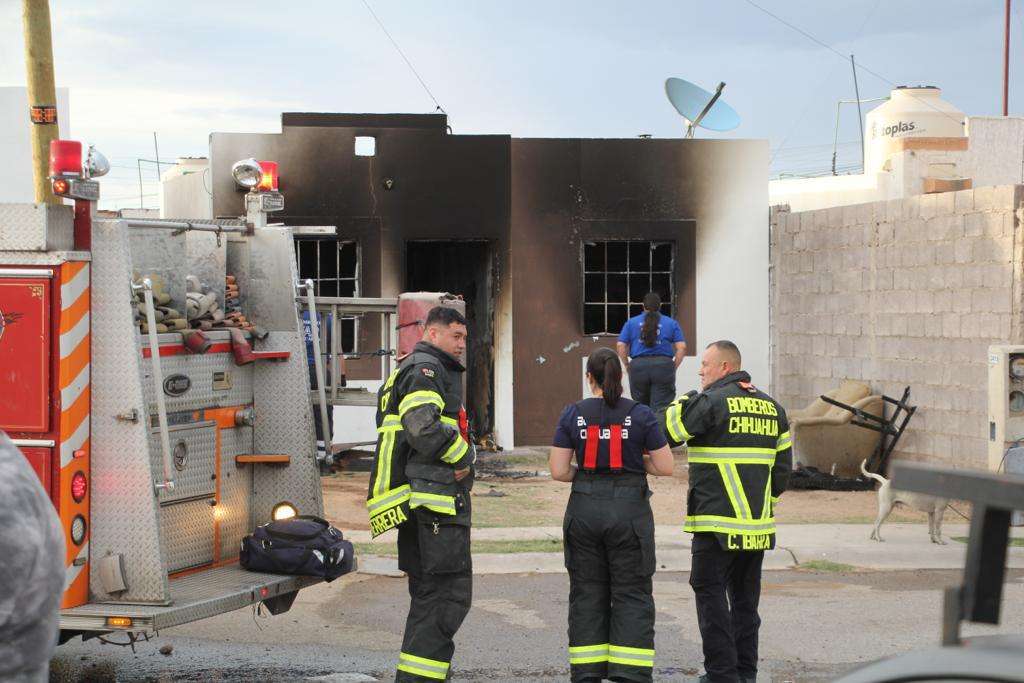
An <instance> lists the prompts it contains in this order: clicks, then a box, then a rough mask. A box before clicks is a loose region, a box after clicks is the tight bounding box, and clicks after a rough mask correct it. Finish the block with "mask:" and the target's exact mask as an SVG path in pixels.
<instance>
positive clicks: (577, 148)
mask: <svg viewBox="0 0 1024 683" xmlns="http://www.w3.org/2000/svg"><path fill="white" fill-rule="evenodd" d="M245 157H255V158H257V159H266V160H273V161H276V162H277V163H278V165H279V168H280V180H279V183H280V184H279V188H280V190H281V192H282V193H283V194H284V196H285V198H286V205H285V210H284V211H283V212H282V213H280V214H277V215H276V219H277V220H280V221H281V222H283V223H285V224H288V225H304V226H310V225H331V226H335V227H336V234H334V235H302V236H298V237H296V258H297V260H298V264H299V271H300V275H301V277H302V278H311V279H313V280H314V282H315V284H316V288H317V292H318V294H320V295H322V296H359V297H378V296H395V295H397V294H398V293H399V292H402V291H417V290H424V291H447V292H452V293H455V294H460V295H462V296H463V297H464V298H465V299H466V302H467V317H468V319H469V323H470V345H469V352H468V373H467V375H468V376H467V397H466V405H467V409H468V410H469V412H470V415H471V419H472V422H473V424H474V428H475V430H476V432H477V434H481V435H482V434H487V433H491V432H493V433H494V434H495V437H496V439H497V440H498V442H499V443H500V444H502V445H503V446H506V447H508V446H512V445H525V444H547V443H549V442H550V438H551V432H552V428H553V424H554V422H555V420H556V419H557V416H558V414H559V412H560V411H561V409H562V408H563V407H564V405H565V404H567V403H569V402H572V401H575V400H578V399H579V398H580V397H581V395H582V391H583V369H582V368H583V364H584V362H585V359H586V356H587V355H588V354H589V353H590V352H591V351H592V350H593V349H594V348H596V347H599V346H612V347H614V344H615V340H616V337H617V335H618V332H619V330H620V329H621V327H622V324H623V323H624V322H625V320H626V318H627V317H628V316H630V315H635V314H637V313H638V312H640V310H641V304H640V302H641V300H642V298H643V296H644V294H646V293H647V292H648V291H650V290H652V289H653V290H655V291H658V292H659V293H660V294H661V296H662V299H663V301H664V302H665V312H666V313H668V314H671V315H674V316H675V317H676V318H677V319H678V320H679V322H680V323H681V325H682V328H683V331H684V333H685V335H686V338H687V341H688V353H689V354H690V356H689V357H688V358H687V359H686V361H685V362H684V363H683V366H682V367H681V368H680V370H679V390H680V391H684V390H686V389H688V388H691V387H693V386H695V385H696V382H697V376H696V369H697V364H698V362H699V361H698V359H699V351H700V349H703V347H704V346H705V345H706V344H707V343H708V342H710V341H713V340H715V339H720V338H731V339H734V340H735V341H736V342H737V343H738V344H739V346H740V348H741V349H742V350H743V352H744V360H745V365H746V367H747V368H748V369H749V370H750V371H751V374H752V375H753V377H754V379H755V381H760V382H762V383H764V384H767V382H768V356H769V353H768V320H769V315H768V229H767V199H768V197H767V183H766V181H765V179H766V171H767V164H768V147H767V143H766V142H765V141H762V140H679V139H648V138H631V139H549V138H544V139H531V138H514V137H511V136H509V135H456V134H452V133H451V131H450V130H449V128H448V125H447V119H446V116H444V115H443V114H429V115H405V114H397V115H395V114H380V115H378V114H310V113H293V114H292V113H286V114H284V115H283V117H282V129H281V133H276V134H247V133H214V134H213V135H212V136H211V139H210V162H209V163H210V173H209V178H208V180H207V182H208V185H209V186H210V188H211V194H212V200H211V201H212V207H210V208H211V214H212V215H213V216H221V215H238V214H239V213H240V212H241V207H242V191H241V190H240V189H238V188H237V187H236V186H235V184H234V182H233V180H232V177H231V173H230V168H231V165H232V163H234V162H235V161H236V160H238V159H241V158H245ZM167 215H170V214H169V212H168V214H167ZM380 324H381V323H380V321H379V319H378V317H377V316H364V317H363V318H361V319H359V320H355V319H352V320H347V321H345V322H344V324H343V327H342V333H343V339H342V345H343V347H344V349H345V350H346V351H349V352H351V353H353V354H358V353H363V354H365V353H366V352H371V351H375V350H377V347H378V346H379V345H380V341H379V340H380V329H379V325H380ZM695 353H696V354H697V355H696V357H694V355H693V354H695ZM379 374H380V366H379V363H378V362H377V360H376V358H374V357H371V356H365V355H363V356H359V357H353V360H352V361H351V362H350V364H349V367H348V377H349V379H350V380H358V381H364V382H365V383H366V384H365V385H366V386H367V387H369V388H371V389H375V388H376V386H377V385H376V382H379V381H380V379H381V378H380V376H379ZM364 421H365V420H364ZM367 426H369V427H370V433H372V425H367ZM336 433H337V427H336ZM346 440H348V439H346Z"/></svg>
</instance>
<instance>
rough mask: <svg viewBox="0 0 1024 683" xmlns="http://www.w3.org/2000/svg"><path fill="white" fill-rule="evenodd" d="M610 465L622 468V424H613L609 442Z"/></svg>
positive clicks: (618, 468)
mask: <svg viewBox="0 0 1024 683" xmlns="http://www.w3.org/2000/svg"><path fill="white" fill-rule="evenodd" d="M608 467H610V468H611V469H613V470H621V469H622V425H612V426H611V440H610V441H609V442H608Z"/></svg>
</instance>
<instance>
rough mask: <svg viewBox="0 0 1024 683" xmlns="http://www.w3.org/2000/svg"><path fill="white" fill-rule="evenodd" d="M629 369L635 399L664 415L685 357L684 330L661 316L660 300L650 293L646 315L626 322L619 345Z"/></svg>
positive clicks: (645, 301)
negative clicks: (677, 371)
mask: <svg viewBox="0 0 1024 683" xmlns="http://www.w3.org/2000/svg"><path fill="white" fill-rule="evenodd" d="M616 347H617V349H618V352H619V357H620V358H621V359H622V362H623V363H625V364H626V367H628V368H629V390H630V393H631V394H632V396H633V398H634V399H635V400H636V401H639V402H640V403H643V404H644V405H646V406H650V407H651V409H652V410H653V411H654V412H655V413H659V414H662V413H664V412H665V409H666V408H668V404H669V403H671V402H672V401H673V400H674V399H675V396H676V369H677V368H678V367H679V364H680V363H682V362H683V356H685V355H686V339H685V338H684V337H683V330H682V328H681V327H679V323H677V322H676V321H675V320H674V319H672V318H670V317H668V316H667V315H663V314H662V313H661V297H660V296H658V294H657V292H648V293H647V296H645V297H644V312H643V313H641V314H640V315H637V316H634V317H632V318H630V319H629V320H627V321H626V324H625V325H623V327H622V333H621V334H619V342H618V344H617V345H616Z"/></svg>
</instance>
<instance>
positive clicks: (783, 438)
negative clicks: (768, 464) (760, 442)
mask: <svg viewBox="0 0 1024 683" xmlns="http://www.w3.org/2000/svg"><path fill="white" fill-rule="evenodd" d="M792 445H793V438H792V437H791V436H790V435H789V432H783V433H782V434H780V435H779V440H778V441H777V442H776V444H775V450H776V451H779V452H781V451H784V450H786V449H787V448H790V447H791V446H792Z"/></svg>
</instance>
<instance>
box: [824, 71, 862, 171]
mask: <svg viewBox="0 0 1024 683" xmlns="http://www.w3.org/2000/svg"><path fill="white" fill-rule="evenodd" d="M850 68H852V69H853V95H854V97H856V98H857V123H858V124H859V125H860V172H861V173H865V172H866V171H865V166H864V163H865V162H864V154H865V152H864V114H863V113H862V112H861V110H860V88H859V87H858V86H857V62H855V61H854V59H853V55H850ZM838 131H839V129H838V128H836V139H837V140H838V139H839V132H838ZM832 156H833V159H832V166H833V168H832V175H835V163H836V162H835V154H833V155H832Z"/></svg>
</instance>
